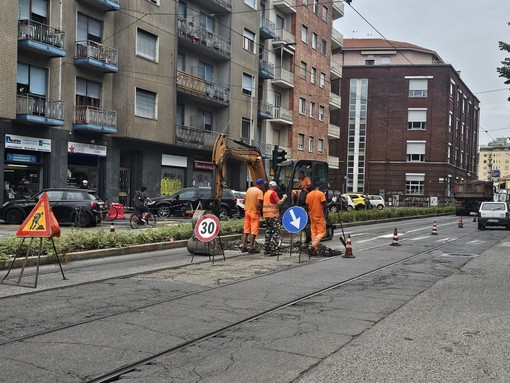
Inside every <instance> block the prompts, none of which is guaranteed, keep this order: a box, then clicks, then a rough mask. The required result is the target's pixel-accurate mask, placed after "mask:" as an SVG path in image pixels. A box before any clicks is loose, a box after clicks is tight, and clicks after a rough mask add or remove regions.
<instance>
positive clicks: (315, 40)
mask: <svg viewBox="0 0 510 383" xmlns="http://www.w3.org/2000/svg"><path fill="white" fill-rule="evenodd" d="M318 44H319V35H318V34H317V33H315V32H313V33H312V48H313V49H317V46H318Z"/></svg>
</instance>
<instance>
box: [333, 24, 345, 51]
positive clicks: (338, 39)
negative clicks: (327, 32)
mask: <svg viewBox="0 0 510 383" xmlns="http://www.w3.org/2000/svg"><path fill="white" fill-rule="evenodd" d="M343 46H344V35H342V34H341V33H340V32H338V31H337V30H336V29H335V28H332V29H331V48H332V49H338V48H343Z"/></svg>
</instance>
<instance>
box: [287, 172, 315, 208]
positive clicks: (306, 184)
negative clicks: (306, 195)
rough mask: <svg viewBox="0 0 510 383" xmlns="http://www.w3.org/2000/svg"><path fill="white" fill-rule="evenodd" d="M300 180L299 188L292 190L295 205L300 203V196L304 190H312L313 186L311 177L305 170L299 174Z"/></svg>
mask: <svg viewBox="0 0 510 383" xmlns="http://www.w3.org/2000/svg"><path fill="white" fill-rule="evenodd" d="M298 182H299V186H298V187H297V189H294V190H292V203H293V204H294V205H296V204H298V201H299V196H300V194H301V192H302V191H303V190H308V191H309V190H310V188H311V187H312V181H311V180H310V177H307V176H306V175H305V172H304V171H300V172H299V175H298Z"/></svg>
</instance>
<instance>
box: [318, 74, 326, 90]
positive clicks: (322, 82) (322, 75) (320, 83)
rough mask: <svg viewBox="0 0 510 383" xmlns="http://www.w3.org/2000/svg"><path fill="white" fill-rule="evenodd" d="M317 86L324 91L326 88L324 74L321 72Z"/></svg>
mask: <svg viewBox="0 0 510 383" xmlns="http://www.w3.org/2000/svg"><path fill="white" fill-rule="evenodd" d="M319 86H320V87H321V88H322V89H324V88H325V87H326V73H324V72H321V78H320V82H319Z"/></svg>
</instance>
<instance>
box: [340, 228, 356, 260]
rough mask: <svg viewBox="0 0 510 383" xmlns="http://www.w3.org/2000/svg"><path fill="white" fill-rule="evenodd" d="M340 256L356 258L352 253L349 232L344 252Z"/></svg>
mask: <svg viewBox="0 0 510 383" xmlns="http://www.w3.org/2000/svg"><path fill="white" fill-rule="evenodd" d="M342 258H356V257H355V256H354V254H353V253H352V242H351V235H350V234H347V240H346V242H345V254H344V255H342Z"/></svg>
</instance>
